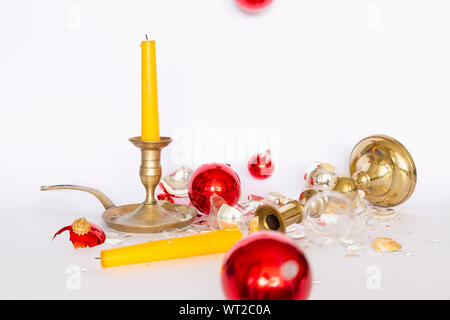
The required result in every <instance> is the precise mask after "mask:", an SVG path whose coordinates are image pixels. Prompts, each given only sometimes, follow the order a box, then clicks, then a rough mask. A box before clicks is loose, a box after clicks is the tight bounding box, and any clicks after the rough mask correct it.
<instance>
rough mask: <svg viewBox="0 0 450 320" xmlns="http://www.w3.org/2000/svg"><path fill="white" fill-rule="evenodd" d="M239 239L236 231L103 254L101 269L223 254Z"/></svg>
mask: <svg viewBox="0 0 450 320" xmlns="http://www.w3.org/2000/svg"><path fill="white" fill-rule="evenodd" d="M241 238H242V232H241V231H239V230H237V229H229V230H226V229H223V230H219V231H211V232H206V233H200V234H196V235H192V236H186V237H179V238H172V239H164V240H158V241H152V242H147V243H142V244H136V245H132V246H127V247H122V248H114V249H109V250H103V251H102V252H101V253H100V259H101V263H102V267H103V268H109V267H115V266H121V265H127V264H136V263H144V262H151V261H158V260H167V259H177V258H184V257H193V256H201V255H205V254H213V253H221V252H227V251H228V250H229V249H230V248H231V247H232V246H233V244H235V243H236V242H237V241H238V240H240V239H241Z"/></svg>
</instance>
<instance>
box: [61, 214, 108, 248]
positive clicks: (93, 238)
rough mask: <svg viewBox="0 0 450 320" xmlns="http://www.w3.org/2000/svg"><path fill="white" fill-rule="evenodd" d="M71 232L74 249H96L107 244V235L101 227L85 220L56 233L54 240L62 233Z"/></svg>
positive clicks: (80, 220)
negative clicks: (104, 243)
mask: <svg viewBox="0 0 450 320" xmlns="http://www.w3.org/2000/svg"><path fill="white" fill-rule="evenodd" d="M66 230H69V232H70V238H69V240H70V241H72V244H73V247H74V248H75V249H78V248H86V247H95V246H98V245H99V244H102V243H103V242H105V239H106V235H105V233H104V232H103V230H102V229H100V227H98V226H97V225H95V224H93V223H91V222H89V221H87V220H86V219H85V218H80V219H77V220H75V221H74V222H73V224H72V225H70V226H65V227H64V228H62V229H60V230H59V231H58V232H56V233H55V235H54V236H53V239H55V237H56V236H57V235H59V234H61V233H62V232H64V231H66Z"/></svg>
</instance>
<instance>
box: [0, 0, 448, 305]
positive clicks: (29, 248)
mask: <svg viewBox="0 0 450 320" xmlns="http://www.w3.org/2000/svg"><path fill="white" fill-rule="evenodd" d="M449 9H450V4H449V3H448V1H444V0H442V1H437V0H432V1H410V0H408V1H407V0H402V1H400V0H389V1H388V0H385V1H381V0H371V1H366V0H353V1H349V0H342V1H333V0H320V1H308V0H304V1H290V0H274V2H273V4H272V5H270V6H269V7H268V8H267V9H266V10H264V11H263V12H260V13H259V14H248V13H245V12H243V11H242V10H240V9H239V8H238V7H237V6H236V4H235V3H234V1H233V0H192V1H182V0H172V1H162V0H160V1H154V0H145V1H123V0H121V1H111V0H109V1H106V0H102V1H100V0H96V1H87V0H72V1H69V0H52V1H49V0H45V1H31V0H28V1H2V2H1V4H0V141H1V145H0V146H1V149H0V150H1V151H0V152H1V157H0V208H1V218H2V221H1V224H0V226H1V229H0V234H1V242H0V243H1V244H0V246H1V247H0V249H1V256H2V258H1V264H0V297H2V298H160V299H167V298H177V299H178V298H186V299H188V298H194V299H195V298H203V299H214V298H216V299H221V298H223V294H222V291H221V287H220V282H219V269H220V264H221V261H222V255H218V256H209V257H198V258H189V259H184V260H177V261H167V262H159V263H154V264H152V265H151V266H147V267H144V266H134V267H129V268H128V267H125V268H116V269H115V270H106V271H105V270H101V268H100V267H99V265H98V261H95V260H93V257H95V256H96V255H98V252H99V251H100V250H101V248H93V249H86V250H77V251H75V250H73V249H72V248H71V245H70V243H69V242H68V241H67V240H65V236H63V237H60V238H59V239H58V241H56V240H55V241H54V242H50V238H51V235H52V234H53V233H54V232H55V231H56V230H57V229H58V228H59V227H62V226H64V225H67V224H70V223H71V222H72V221H73V220H74V219H75V218H78V217H81V216H86V217H87V218H88V219H90V220H91V221H93V222H95V223H98V224H100V225H101V226H104V225H103V224H102V222H101V219H100V214H101V212H102V208H101V206H100V204H99V203H98V202H97V200H95V199H94V198H92V197H91V196H89V195H87V194H84V193H79V192H75V191H66V192H49V193H42V192H40V191H39V186H40V185H46V184H60V183H72V184H81V185H88V186H92V187H97V188H99V189H101V190H102V191H104V192H105V193H106V194H108V195H109V196H110V197H111V199H113V200H114V201H115V202H116V203H117V204H125V203H136V202H139V201H141V200H142V199H143V195H144V190H143V188H142V186H141V185H140V182H139V176H138V165H139V152H138V150H137V149H136V148H135V147H133V146H132V145H131V144H130V143H129V142H128V141H127V139H128V138H129V137H132V136H136V135H139V133H140V47H139V43H140V41H142V40H143V39H144V34H145V33H147V34H148V35H149V36H150V38H152V39H155V40H156V41H157V63H158V86H159V107H160V128H161V135H167V136H172V137H173V138H174V139H175V141H174V143H173V144H172V145H171V146H169V147H168V148H167V149H166V150H165V151H164V153H163V169H164V173H166V174H167V173H170V172H172V171H173V170H175V169H176V168H178V167H179V166H180V165H181V164H186V165H189V166H190V167H192V168H196V167H197V166H199V165H200V164H202V163H205V162H210V161H217V162H227V163H230V164H231V165H232V167H233V168H234V169H235V170H236V171H237V172H238V174H239V175H240V177H241V180H242V185H243V192H244V193H245V194H248V193H255V194H261V195H264V194H266V193H267V192H269V191H278V192H280V193H282V194H285V195H287V196H290V197H297V196H298V194H299V193H300V191H301V190H302V188H303V186H302V183H301V176H302V173H303V170H304V168H305V166H306V165H307V164H309V163H311V162H312V161H315V160H320V161H327V162H331V163H333V164H335V165H336V167H337V169H338V171H339V172H342V173H346V172H347V170H348V169H347V166H348V156H349V154H350V151H351V149H352V147H353V146H354V145H355V143H356V142H357V141H359V139H362V138H364V137H366V136H368V135H370V134H373V133H383V134H388V135H391V136H393V137H395V138H397V139H398V140H400V141H401V142H402V143H403V144H405V145H406V146H407V147H408V149H409V150H410V152H411V153H412V155H413V157H414V160H415V162H416V166H417V170H418V184H417V188H416V191H415V193H414V195H413V197H412V198H411V199H410V200H409V201H408V203H407V204H406V211H407V213H406V219H409V220H408V223H409V224H410V226H411V230H414V233H415V234H417V235H418V236H417V237H416V238H415V240H412V243H409V244H406V246H408V245H410V249H411V252H412V253H413V255H412V256H411V257H409V258H408V259H406V258H405V257H401V258H400V257H392V256H387V257H385V256H383V257H380V256H370V255H369V256H365V257H361V258H358V259H344V258H343V253H342V252H339V250H338V249H334V250H325V249H323V250H320V249H317V250H311V249H307V250H306V251H305V252H306V254H307V255H308V258H309V260H310V263H311V265H312V268H313V273H314V279H315V280H316V284H315V285H314V288H313V292H312V294H311V298H314V299H320V298H326V299H333V298H369V299H370V298H376V299H378V298H450V279H449V267H450V253H449V251H450V250H449V240H450V238H449V235H448V230H449V227H450V218H449V213H450V212H449V211H450V209H449V205H450V197H449V190H448V184H449V182H448V181H449V179H450V165H449V158H450V129H449V125H448V123H449V111H448V110H449V107H450V96H449V86H450V76H449V75H450V59H449V57H450V36H449V31H450V20H449V19H448V12H449ZM255 137H256V138H255ZM237 138H238V139H237ZM255 139H256V140H255ZM255 141H256V142H255ZM267 146H269V147H271V148H272V150H273V151H274V156H275V159H276V166H277V168H276V171H275V174H274V176H273V177H271V178H270V179H268V180H266V181H263V182H260V181H256V180H253V179H252V178H251V177H250V175H249V174H248V173H247V171H246V167H245V162H246V160H247V159H248V155H249V154H251V153H252V152H254V151H256V150H261V149H263V148H265V147H267ZM426 239H435V240H436V239H437V240H439V241H438V242H433V243H431V242H429V241H428V242H427V241H426ZM404 245H405V244H404ZM72 264H73V265H79V266H81V267H82V268H87V269H88V270H89V272H86V273H83V279H82V286H81V289H80V290H68V289H67V287H66V279H67V277H68V275H67V274H66V268H67V266H69V265H72ZM373 264H376V265H379V266H380V267H381V269H382V272H383V277H382V279H383V286H382V288H381V289H380V290H368V289H367V287H366V283H365V280H364V279H365V277H367V274H366V268H367V267H368V266H370V265H373ZM319 282H320V284H317V283H319Z"/></svg>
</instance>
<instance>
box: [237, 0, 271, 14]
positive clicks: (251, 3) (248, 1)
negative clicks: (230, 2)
mask: <svg viewBox="0 0 450 320" xmlns="http://www.w3.org/2000/svg"><path fill="white" fill-rule="evenodd" d="M236 2H237V4H238V5H239V6H241V7H242V8H243V9H246V10H251V11H255V10H261V9H264V8H265V7H267V6H268V5H269V4H271V3H272V0H236Z"/></svg>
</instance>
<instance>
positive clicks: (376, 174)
mask: <svg viewBox="0 0 450 320" xmlns="http://www.w3.org/2000/svg"><path fill="white" fill-rule="evenodd" d="M350 174H351V175H352V177H350V176H337V177H336V178H335V179H333V181H332V182H331V184H330V186H329V190H332V191H337V192H341V193H343V194H344V195H345V196H347V197H348V198H350V200H355V199H356V197H357V195H358V190H363V191H364V192H365V197H366V199H367V200H368V201H369V202H371V203H372V204H374V205H377V206H382V207H393V206H396V205H399V204H401V203H403V202H405V201H406V200H408V198H409V197H410V196H411V195H412V193H413V192H414V189H415V187H416V182H417V172H416V166H415V164H414V161H413V159H412V157H411V155H410V153H409V152H408V150H407V149H406V148H405V147H404V146H403V145H402V144H401V143H400V142H398V141H397V140H395V139H394V138H391V137H388V136H385V135H374V136H370V137H367V138H365V139H363V140H361V141H360V142H358V143H357V144H356V146H355V147H354V149H353V151H352V153H351V155H350ZM318 192H320V191H319V190H315V189H306V190H305V191H303V192H302V193H301V194H300V197H299V201H290V202H289V203H288V204H286V205H284V206H282V207H281V208H280V209H276V208H275V207H272V206H269V205H262V206H259V207H258V208H257V209H256V211H255V216H256V217H258V228H259V230H274V231H280V232H286V227H287V226H288V225H290V224H292V223H299V222H301V221H302V218H303V211H304V206H305V204H306V202H307V201H308V200H309V199H310V198H311V197H313V196H314V195H315V194H317V193H318ZM327 201H328V200H327V198H326V197H324V198H323V199H316V201H315V202H314V203H312V204H311V210H312V211H311V212H310V214H314V215H315V216H318V215H320V214H321V212H322V211H323V209H324V208H325V207H326V206H327Z"/></svg>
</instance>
